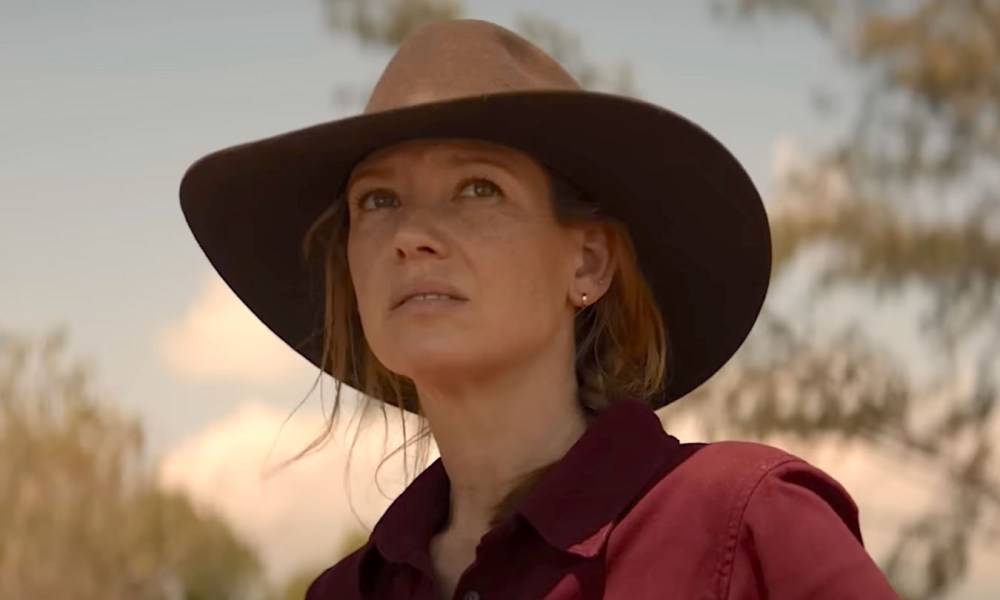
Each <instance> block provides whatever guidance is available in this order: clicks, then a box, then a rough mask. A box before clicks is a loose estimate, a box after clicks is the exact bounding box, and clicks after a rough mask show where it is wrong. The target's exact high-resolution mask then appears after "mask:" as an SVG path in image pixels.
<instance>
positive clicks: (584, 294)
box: [580, 292, 587, 306]
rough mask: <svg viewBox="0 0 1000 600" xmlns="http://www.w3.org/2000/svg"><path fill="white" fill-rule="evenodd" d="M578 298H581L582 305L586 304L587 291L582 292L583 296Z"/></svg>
mask: <svg viewBox="0 0 1000 600" xmlns="http://www.w3.org/2000/svg"><path fill="white" fill-rule="evenodd" d="M580 300H581V302H583V305H584V306H587V293H586V292H584V293H583V296H582V297H581V299H580Z"/></svg>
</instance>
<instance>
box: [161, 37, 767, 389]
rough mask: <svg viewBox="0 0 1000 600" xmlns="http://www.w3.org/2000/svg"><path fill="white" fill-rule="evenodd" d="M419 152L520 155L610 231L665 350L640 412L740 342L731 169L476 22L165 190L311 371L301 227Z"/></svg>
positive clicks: (750, 295) (741, 285)
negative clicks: (393, 154) (383, 168)
mask: <svg viewBox="0 0 1000 600" xmlns="http://www.w3.org/2000/svg"><path fill="white" fill-rule="evenodd" d="M421 138H447V139H456V138H472V139H480V140H486V141H491V142H494V143H499V144H504V145H506V146H509V147H512V148H515V149H518V150H520V151H522V152H525V153H527V154H529V155H531V156H533V157H534V158H535V159H536V160H538V161H539V162H540V163H542V164H544V165H545V166H546V167H548V168H549V169H551V170H553V171H554V172H556V173H558V174H560V175H561V176H562V177H565V178H566V179H568V180H569V181H571V182H573V183H574V184H575V185H576V186H577V187H578V188H579V189H580V190H581V191H582V192H583V193H584V194H586V195H587V196H588V197H590V198H592V199H593V200H595V201H597V202H598V203H599V204H600V206H601V207H602V209H603V211H604V212H605V213H607V214H609V215H610V216H612V217H614V218H616V219H618V220H620V221H622V222H623V223H625V224H626V226H627V227H628V229H629V232H630V234H631V236H632V240H633V242H634V244H635V248H636V251H637V254H638V257H639V263H640V268H641V269H642V272H643V274H644V276H645V277H646V280H647V281H648V282H649V284H650V286H651V288H652V290H653V292H654V294H655V296H656V301H657V303H658V305H659V307H660V310H661V311H662V314H663V320H664V322H665V324H666V326H667V330H668V336H669V343H670V349H671V352H670V359H668V360H669V361H670V364H668V365H666V366H667V373H668V376H669V379H668V381H667V383H666V385H665V387H664V391H663V393H662V394H660V395H658V396H657V397H655V398H649V401H650V402H651V404H653V405H654V406H656V407H659V406H663V405H665V404H667V403H669V402H671V401H673V400H676V399H677V398H679V397H681V396H683V395H684V394H686V393H688V392H690V391H691V390H692V389H694V388H695V387H697V386H698V385H700V384H701V383H702V382H704V381H705V380H706V379H708V378H709V377H710V376H711V375H712V374H713V373H715V372H716V371H717V370H718V369H719V368H720V367H721V366H722V365H723V364H724V363H725V362H726V361H727V360H729V358H730V357H731V356H732V355H733V353H734V352H735V351H736V349H737V348H738V347H739V346H740V344H741V343H742V342H743V340H744V339H745V338H746V336H747V334H748V333H749V332H750V329H751V327H752V326H753V324H754V321H755V320H756V319H757V315H758V313H759V312H760V308H761V304H762V303H763V301H764V296H765V293H766V291H767V286H768V280H769V276H770V269H771V238H770V231H769V228H768V222H767V216H766V215H765V213H764V207H763V205H762V203H761V200H760V196H759V194H758V193H757V190H756V189H755V188H754V185H753V183H752V182H751V180H750V178H749V176H748V175H747V173H746V172H745V171H744V169H743V168H742V167H741V166H740V164H739V162H737V160H736V159H735V158H734V157H733V156H732V154H730V153H729V152H728V151H727V150H726V148H725V147H724V146H723V145H722V144H721V143H720V142H719V141H717V140H716V139H715V138H714V137H712V136H711V135H710V134H709V133H707V132H705V131H704V130H703V129H702V128H700V127H699V126H697V125H695V124H693V123H691V122H690V121H688V120H687V119H685V118H683V117H681V116H679V115H677V114H676V113H674V112H671V111H669V110H667V109H665V108H662V107H660V106H656V105H653V104H649V103H647V102H642V101H639V100H635V99H631V98H626V97H623V96H617V95H612V94H604V93H597V92H591V91H586V90H583V89H581V88H580V86H579V84H577V82H576V81H575V80H574V79H573V77H571V76H570V75H569V74H568V73H567V72H566V71H565V70H564V69H563V68H562V67H561V66H560V65H559V64H558V63H556V61H555V60H553V59H552V58H551V57H550V56H548V55H547V54H545V53H544V52H542V51H541V50H540V49H539V48H537V47H536V46H534V45H533V44H531V43H530V42H528V41H527V40H525V39H523V38H521V37H520V36H518V35H516V34H514V33H513V32H511V31H508V30H506V29H504V28H502V27H499V26H497V25H494V24H491V23H487V22H483V21H473V20H458V21H444V22H438V23H435V24H432V25H428V26H426V27H424V28H423V29H421V30H419V31H417V32H416V33H414V34H413V35H412V36H411V37H409V38H408V39H406V40H405V41H404V42H403V44H402V45H401V46H400V48H399V49H398V51H397V52H396V54H395V56H394V57H393V58H392V60H391V61H390V62H389V64H388V66H387V67H386V68H385V71H384V72H383V73H382V76H381V78H380V79H379V81H378V84H377V85H376V86H375V89H374V90H373V92H372V94H371V97H370V99H369V101H368V104H367V106H366V107H365V109H364V112H363V113H362V114H361V115H358V116H354V117H350V118H346V119H340V120H336V121H332V122H328V123H323V124H320V125H314V126H312V127H308V128H305V129H300V130H297V131H292V132H289V133H284V134H281V135H277V136H275V137H270V138H266V139H263V140H258V141H254V142H250V143H247V144H242V145H239V146H234V147H231V148H226V149H224V150H220V151H218V152H214V153H212V154H209V155H208V156H206V157H204V158H202V159H200V160H198V161H197V162H196V163H195V164H194V165H192V166H191V167H190V169H188V171H187V173H186V174H185V175H184V179H183V181H182V183H181V189H180V198H181V207H182V208H183V211H184V215H185V217H186V218H187V222H188V224H189V225H190V227H191V230H192V232H193V233H194V236H195V238H196V239H197V241H198V243H199V244H200V245H201V247H202V249H203V250H204V251H205V254H206V255H207V256H208V258H209V260H210V261H211V262H212V265H214V267H215V268H216V269H217V270H218V272H219V274H220V275H221V276H222V278H223V279H224V280H225V281H226V283H228V284H229V286H230V287H231V288H232V289H233V291H234V292H235V293H236V295H237V296H239V297H240V298H241V299H242V300H243V302H245V303H246V305H247V306H248V307H249V308H250V310H252V311H253V312H254V313H255V314H256V315H257V317H259V318H260V319H261V321H263V322H264V323H265V324H266V325H267V326H268V327H269V328H271V330H272V331H274V332H275V333H276V334H277V335H278V336H279V337H281V338H282V339H283V340H285V342H287V343H288V344H289V345H290V346H291V347H292V348H294V349H295V350H297V351H298V352H299V353H300V354H302V356H304V357H305V358H307V359H308V360H310V361H312V362H313V363H314V364H317V365H318V364H319V363H320V356H321V354H322V339H323V336H322V326H323V321H322V314H323V310H322V309H323V297H322V280H321V277H322V275H321V272H320V271H319V270H318V268H317V267H316V265H313V264H309V263H307V262H306V261H305V260H304V258H303V252H302V243H303V236H304V234H305V231H306V229H307V228H308V227H309V225H310V224H311V223H312V222H313V221H314V220H315V219H316V218H317V217H318V216H319V214H320V213H321V212H322V211H323V210H324V209H325V208H326V207H328V206H329V203H330V202H331V201H333V200H334V196H335V193H336V192H337V190H338V189H339V188H340V187H341V186H342V185H343V183H344V181H345V179H346V178H347V177H348V175H349V173H350V172H351V170H352V168H353V166H354V165H355V164H357V163H358V162H359V161H360V160H361V159H362V158H364V157H365V156H366V155H368V154H370V153H371V152H373V151H375V150H378V149H380V148H383V147H385V146H389V145H392V144H395V143H399V142H403V141H408V140H413V139H421ZM541 259H542V258H541V257H540V260H541ZM331 375H332V376H334V377H335V378H337V379H339V380H341V381H343V382H344V383H346V384H348V385H351V386H355V387H356V383H357V382H355V381H352V378H351V377H350V376H349V375H347V374H338V373H331Z"/></svg>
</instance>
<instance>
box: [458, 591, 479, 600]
mask: <svg viewBox="0 0 1000 600" xmlns="http://www.w3.org/2000/svg"><path fill="white" fill-rule="evenodd" d="M481 599H482V596H480V595H479V592H475V591H472V592H465V595H464V596H462V600H481Z"/></svg>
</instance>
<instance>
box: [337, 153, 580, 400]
mask: <svg viewBox="0 0 1000 600" xmlns="http://www.w3.org/2000/svg"><path fill="white" fill-rule="evenodd" d="M484 180H485V182H484ZM477 181H478V182H480V183H475V182H477ZM490 184H493V186H495V187H491V185H490ZM497 188H498V189H499V192H498V193H497ZM347 199H348V202H350V204H351V206H350V233H349V237H348V261H349V267H350V272H351V277H352V280H353V282H354V287H355V293H356V295H357V300H358V306H359V313H360V317H361V322H362V326H363V328H364V331H365V336H366V338H367V339H368V342H369V344H370V345H371V347H372V350H373V352H374V353H375V355H376V356H377V357H378V358H379V360H381V361H382V363H383V364H384V365H386V367H388V368H389V369H391V370H393V371H395V372H397V373H400V374H402V375H406V376H408V377H411V378H413V379H415V380H417V379H420V378H437V377H442V376H443V377H446V376H447V375H448V374H449V373H452V374H454V373H455V372H457V371H458V370H460V372H461V373H462V375H463V377H474V376H475V374H476V373H487V372H489V371H495V370H496V369H498V368H505V367H510V366H512V365H514V364H517V363H518V362H521V361H525V362H526V361H530V360H531V358H532V356H535V355H537V354H538V353H540V352H541V351H542V350H543V349H544V348H545V347H546V345H547V344H552V343H560V342H561V341H565V339H566V337H565V336H566V335H569V336H572V326H573V313H574V310H575V307H574V305H573V304H572V303H571V299H570V289H571V284H572V282H573V277H574V273H575V272H576V271H577V269H578V268H579V267H580V266H581V264H582V261H583V260H584V258H583V255H582V251H581V250H580V247H581V241H580V240H581V238H580V235H579V232H577V231H576V230H574V229H572V228H568V227H564V226H562V225H559V224H558V223H556V221H555V218H554V216H553V213H552V208H551V205H550V201H549V190H548V179H547V176H546V173H545V171H544V170H543V169H542V167H541V166H540V165H539V164H538V163H537V162H535V161H534V160H533V159H532V158H530V157H528V156H527V155H524V154H522V153H519V152H516V151H514V150H511V149H508V148H504V147H501V146H496V145H492V144H488V143H485V142H476V141H433V142H431V141H423V142H409V143H406V144H402V145H398V146H393V147H390V148H386V149H384V150H382V151H380V152H378V153H376V154H374V155H372V156H371V157H369V158H368V159H367V160H365V161H364V162H363V163H362V164H360V165H359V166H358V167H357V168H356V169H355V171H354V175H353V176H352V179H351V181H350V182H349V185H348V190H347ZM422 278H429V279H433V280H436V281H444V282H447V283H448V284H450V285H452V286H454V287H455V288H457V289H458V290H459V291H460V292H461V294H462V295H463V296H464V297H465V298H468V301H466V302H462V303H460V304H457V305H453V306H451V307H450V308H447V309H445V310H439V311H427V312H412V313H409V314H400V313H398V312H394V311H391V310H390V298H391V297H392V294H393V292H394V290H396V289H397V288H398V287H399V286H401V285H402V284H404V283H405V282H409V281H413V280H414V279H422Z"/></svg>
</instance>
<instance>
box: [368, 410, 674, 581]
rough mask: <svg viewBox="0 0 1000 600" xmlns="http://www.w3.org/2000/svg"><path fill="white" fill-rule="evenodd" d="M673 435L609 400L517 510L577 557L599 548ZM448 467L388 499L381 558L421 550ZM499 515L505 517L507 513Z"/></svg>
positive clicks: (644, 413)
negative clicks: (390, 503) (609, 402)
mask: <svg viewBox="0 0 1000 600" xmlns="http://www.w3.org/2000/svg"><path fill="white" fill-rule="evenodd" d="M678 444H679V442H678V441H677V440H676V439H675V438H674V437H672V436H670V435H667V433H666V432H664V430H663V427H662V425H661V423H660V420H659V418H658V417H657V416H656V413H654V412H653V410H652V409H650V408H649V406H648V405H647V404H645V403H643V402H641V401H640V400H637V399H634V398H630V397H624V398H621V399H619V400H617V401H615V402H613V403H612V404H611V407H610V408H608V409H607V410H605V411H604V413H602V414H601V415H600V417H598V419H597V420H596V421H595V422H594V423H592V424H591V425H590V426H589V427H588V428H587V431H586V432H585V433H584V434H583V436H581V437H580V439H579V440H577V442H576V443H575V444H574V445H573V446H572V447H571V448H570V450H569V451H568V452H567V453H566V455H565V456H564V457H563V458H562V459H560V460H559V461H558V462H557V463H556V464H555V465H554V466H553V467H552V469H550V470H549V472H548V473H546V474H545V475H544V476H543V477H542V479H541V480H540V481H539V482H538V484H537V485H536V486H535V487H534V488H533V489H532V490H531V491H530V492H529V493H528V494H526V495H525V497H524V498H523V499H522V500H521V502H520V503H519V504H518V506H517V508H516V510H515V511H514V513H515V514H516V515H520V516H521V517H523V518H524V519H525V520H527V522H528V523H530V524H531V526H532V527H534V529H535V530H536V531H537V532H538V533H539V534H540V535H541V536H542V538H544V539H545V541H546V542H547V543H548V544H550V545H552V546H553V547H556V548H559V549H560V550H563V551H565V552H569V553H572V554H575V555H578V556H582V557H592V556H595V555H596V554H597V553H598V552H600V550H601V548H602V547H603V545H604V543H605V542H606V541H607V538H608V535H609V534H610V533H611V529H612V526H613V525H614V522H615V521H616V519H617V518H618V517H619V516H620V515H622V514H623V513H624V512H625V511H626V509H627V508H628V507H629V506H630V505H631V504H632V503H633V502H634V501H635V500H638V499H639V498H640V497H641V496H642V494H643V492H644V491H645V490H646V488H647V487H648V486H649V485H652V484H653V483H655V481H656V479H657V478H656V477H655V475H657V474H658V473H659V472H660V471H661V470H662V467H663V466H664V463H665V461H666V460H667V459H668V457H669V456H670V455H671V454H672V453H671V452H669V450H671V449H672V448H674V447H676V446H677V445H678ZM449 488H450V485H449V482H448V475H447V473H446V472H445V470H444V467H443V465H442V464H441V461H440V459H438V460H436V461H435V462H434V463H433V464H431V466H429V467H428V468H427V469H425V470H424V472H423V473H421V474H420V475H419V476H418V477H417V478H416V479H415V480H414V481H413V483H411V484H410V485H409V486H408V487H407V488H406V490H405V491H404V492H403V493H402V494H401V495H400V496H399V497H398V498H397V499H396V501H395V502H393V503H392V505H391V506H390V507H389V509H388V510H387V511H386V513H385V514H384V515H383V516H382V518H381V519H380V520H379V522H378V524H377V525H376V526H375V529H374V530H373V532H372V536H371V540H372V542H373V543H374V546H375V548H376V549H377V550H378V552H379V553H380V554H381V555H382V556H383V557H384V558H385V559H387V560H390V561H393V562H404V561H407V560H408V558H410V557H411V555H413V554H414V553H416V552H421V551H422V552H425V553H426V552H427V549H428V548H429V546H430V540H431V538H432V537H433V536H434V535H435V534H436V533H437V532H438V531H439V530H440V529H441V527H442V526H443V525H444V523H445V520H446V519H447V517H448V505H449ZM505 522H509V519H508V520H507V521H505Z"/></svg>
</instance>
